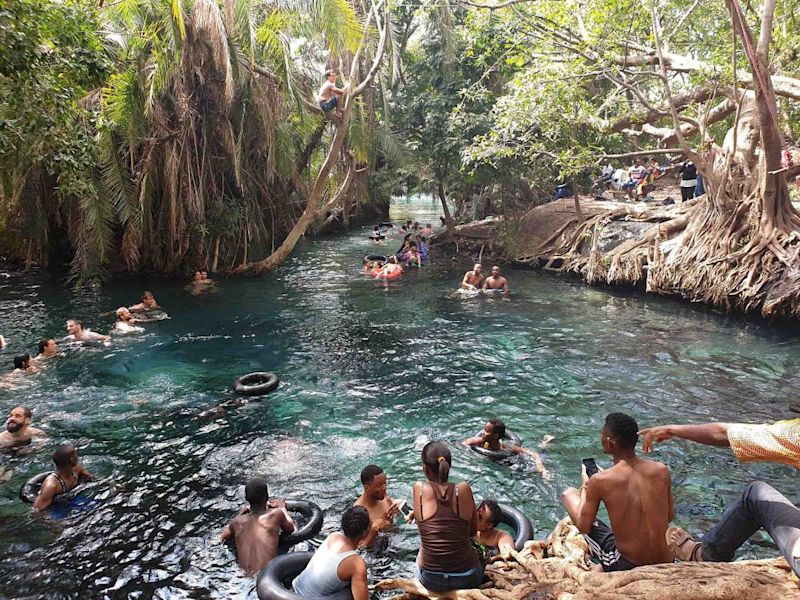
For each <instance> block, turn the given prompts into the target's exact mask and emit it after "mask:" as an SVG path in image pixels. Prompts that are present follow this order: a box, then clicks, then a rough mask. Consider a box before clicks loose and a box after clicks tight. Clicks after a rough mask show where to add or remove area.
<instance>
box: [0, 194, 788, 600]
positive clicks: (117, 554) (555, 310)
mask: <svg viewBox="0 0 800 600" xmlns="http://www.w3.org/2000/svg"><path fill="white" fill-rule="evenodd" d="M438 215H439V210H438V205H437V204H436V203H435V202H432V201H431V200H430V199H425V198H422V199H420V198H417V199H411V200H405V199H403V200H398V201H396V202H395V203H394V205H393V207H392V213H391V216H392V219H394V220H395V222H400V221H401V220H404V219H405V218H414V219H418V220H420V222H422V223H423V224H424V223H427V222H431V223H433V224H434V225H436V224H437V223H438ZM370 229H371V227H364V228H362V229H357V230H355V231H353V232H351V233H348V234H346V235H341V236H334V237H327V238H322V239H319V240H316V241H306V242H304V243H302V244H301V246H300V247H299V248H298V251H297V252H296V253H295V254H294V255H293V256H292V257H291V258H290V259H289V260H288V261H287V262H286V264H285V265H284V267H283V268H281V269H280V270H279V271H278V272H276V273H274V274H272V275H269V276H267V277H264V278H262V279H256V280H241V281H240V280H223V281H221V282H220V284H219V291H218V293H216V294H204V295H199V296H195V295H191V294H190V293H188V292H187V291H186V290H185V289H184V287H183V282H160V281H146V282H145V281H141V282H137V281H134V280H129V281H124V282H119V283H115V284H113V285H109V286H106V287H104V288H103V290H102V291H100V292H96V293H93V294H74V293H73V292H71V291H69V290H65V289H64V287H63V285H62V282H61V281H60V280H58V279H57V278H55V277H54V276H53V275H50V274H46V273H34V274H30V275H20V274H11V276H10V277H9V278H2V279H0V333H2V334H3V335H5V336H6V337H7V338H8V339H9V341H10V347H9V348H6V349H5V350H3V351H2V353H0V361H2V363H3V364H4V365H5V366H6V367H7V366H10V363H11V358H12V357H13V355H14V354H17V353H19V352H22V351H29V352H33V350H34V348H35V344H36V342H37V341H38V340H39V339H40V338H41V337H43V336H61V335H63V331H64V321H65V320H66V319H67V318H69V317H73V316H77V317H80V318H82V319H83V320H84V322H85V323H86V324H87V326H89V327H91V328H92V329H94V330H96V331H100V332H107V331H108V330H109V329H110V327H111V325H112V319H111V318H110V317H105V316H101V313H103V312H105V311H108V310H112V309H114V308H116V307H117V306H120V305H123V304H131V303H133V302H135V301H136V300H137V298H138V295H139V293H140V291H141V290H142V289H143V288H147V289H152V290H154V291H155V292H156V297H157V298H158V300H159V302H160V303H161V304H162V305H163V306H165V307H166V308H167V310H168V311H169V313H170V314H171V315H172V319H171V320H169V321H161V322H157V323H150V324H147V326H146V328H147V331H146V333H145V334H143V335H139V336H132V337H127V338H116V339H115V340H114V342H113V344H112V345H111V346H110V347H108V348H103V347H95V348H82V349H79V350H78V349H70V350H69V351H68V355H67V356H65V357H64V358H59V359H54V360H53V361H51V363H50V364H48V365H47V367H46V368H45V369H43V371H42V372H41V373H39V374H37V375H34V376H31V377H29V378H27V379H23V380H22V382H21V386H20V387H18V388H17V389H12V390H10V389H5V388H2V389H0V408H2V410H3V411H4V412H5V411H7V410H8V409H10V408H11V407H12V406H14V405H17V404H24V405H27V406H30V407H32V408H33V409H34V411H35V420H36V424H37V425H40V426H43V427H45V428H46V429H48V431H49V432H50V433H51V435H52V436H53V442H52V443H51V445H50V446H48V449H47V450H46V451H45V452H41V453H39V454H35V455H32V456H27V457H21V458H10V459H8V460H6V461H5V462H4V463H2V464H0V468H2V469H3V473H4V477H7V478H8V479H7V480H6V481H4V482H2V483H0V519H2V528H1V529H0V572H2V573H3V577H0V597H4V596H7V597H16V596H32V597H38V596H40V595H46V596H48V597H58V596H62V597H75V598H100V597H106V596H108V597H115V598H116V597H131V598H134V597H159V598H208V597H215V598H231V597H240V596H242V595H245V596H247V595H251V596H252V580H250V579H248V578H246V577H244V576H243V575H242V574H241V572H240V571H239V569H238V567H237V566H236V563H235V560H234V558H233V555H232V554H231V552H230V551H229V550H228V549H227V548H226V547H224V546H223V545H222V544H220V543H219V542H218V539H217V538H218V534H219V531H220V529H221V528H222V527H223V526H224V525H225V524H226V523H227V521H228V520H229V519H230V518H231V517H232V516H233V515H234V514H235V512H236V511H237V510H238V508H239V507H240V506H241V505H242V503H243V497H242V484H243V483H244V480H245V479H246V478H247V477H248V476H250V475H252V474H262V475H265V476H267V477H268V479H269V481H270V489H271V493H272V494H273V495H275V496H281V495H285V496H289V497H297V498H301V497H305V498H308V499H311V500H313V501H314V502H316V503H318V504H319V505H320V506H321V507H322V508H323V509H325V511H326V517H325V527H324V530H323V531H324V532H327V531H332V530H333V529H334V528H335V527H336V525H337V521H338V519H339V517H340V515H341V513H342V511H343V510H344V509H345V508H346V507H347V506H348V505H349V504H350V503H351V502H352V501H353V500H354V499H355V498H356V496H357V495H358V493H359V488H360V484H359V481H358V474H359V472H360V470H361V468H362V467H363V466H364V465H366V464H368V463H371V462H375V463H377V464H380V465H382V466H383V467H384V468H385V469H386V470H387V472H388V474H389V491H390V494H392V495H394V496H405V497H408V493H409V488H410V485H411V483H412V482H413V481H414V480H415V479H416V478H418V477H419V475H420V467H419V450H420V449H421V447H422V446H423V445H424V444H425V443H426V441H428V440H430V439H442V440H445V441H448V442H451V443H452V444H453V446H452V448H453V460H454V475H455V476H456V477H460V478H463V479H466V480H468V481H469V482H470V483H471V485H472V486H473V489H474V490H475V491H476V494H477V495H479V496H484V497H495V498H497V499H499V500H502V501H507V502H510V503H511V504H515V505H518V506H519V507H520V508H522V509H523V510H524V511H525V512H526V513H527V514H528V515H529V516H530V517H531V520H532V521H533V522H534V525H535V527H536V530H537V533H538V536H539V537H543V536H544V535H546V533H547V532H548V530H549V529H550V528H551V527H552V526H553V524H554V523H555V522H556V521H557V520H558V519H559V518H560V517H561V516H562V514H563V511H562V510H561V507H560V503H559V500H558V493H559V491H560V490H561V489H563V487H565V486H566V485H573V484H576V483H577V482H578V476H579V469H580V458H581V457H584V456H598V460H599V462H600V463H601V465H602V464H604V458H602V457H600V451H601V450H600V448H599V426H600V424H601V422H602V420H603V418H604V417H605V415H606V414H607V413H609V412H612V411H617V410H623V411H627V412H629V413H631V414H633V415H634V416H635V417H636V418H637V420H638V421H639V423H640V424H641V425H646V424H654V423H659V422H665V421H706V420H745V421H760V420H773V419H777V418H785V417H788V416H790V415H791V413H789V412H788V406H789V403H790V402H791V401H792V400H794V399H795V398H797V396H798V394H799V393H800V380H799V379H798V377H797V375H798V358H797V357H798V340H797V338H796V337H795V336H794V334H791V333H788V332H784V331H783V330H782V329H781V328H779V327H774V328H771V327H768V326H764V325H760V324H753V323H747V322H744V321H741V320H738V319H734V318H729V317H725V316H719V315H716V314H713V313H709V312H705V311H701V310H697V309H696V308H694V307H691V306H688V305H685V304H682V303H678V302H674V301H671V300H665V299H658V298H647V297H642V296H638V295H628V294H622V293H616V294H613V293H609V292H608V291H606V290H601V289H597V288H588V287H586V286H584V285H582V284H580V283H578V282H576V281H572V280H567V279H559V278H555V277H552V276H550V275H545V274H540V273H533V272H527V271H510V273H508V274H509V275H510V281H511V287H512V292H513V297H512V300H511V301H510V302H503V301H501V300H498V299H482V298H472V299H469V298H463V299H451V298H449V297H448V294H449V292H451V291H452V290H454V289H455V288H456V287H457V285H458V282H459V281H460V278H461V276H462V274H463V272H464V269H465V267H467V266H468V265H467V264H466V263H465V264H460V263H454V262H453V261H451V259H450V258H449V257H445V256H439V257H434V260H433V262H432V264H431V265H429V266H426V267H425V268H423V269H422V270H421V271H416V270H412V271H411V272H409V273H407V274H405V275H404V276H403V277H402V278H401V279H399V280H396V281H392V282H388V283H384V282H376V281H373V280H371V279H369V278H366V277H365V276H363V275H361V274H360V272H359V268H360V265H361V258H362V257H363V256H364V255H366V254H370V253H374V252H378V253H381V254H386V253H390V252H392V251H394V250H395V249H396V247H397V246H399V237H393V238H390V239H389V240H388V241H387V243H386V244H384V245H382V246H376V245H375V244H374V243H372V242H370V241H369V240H368V239H367V238H368V232H369V230H370ZM256 370H273V371H275V372H276V373H278V374H279V375H280V377H281V380H282V381H281V386H280V388H279V389H278V390H277V391H276V392H274V393H273V394H271V395H270V396H267V397H264V398H263V399H261V400H260V401H255V402H253V403H250V404H247V405H236V404H231V403H230V401H231V400H232V399H233V397H234V395H233V392H232V390H231V388H232V383H233V381H234V379H235V378H236V377H237V376H239V375H241V374H244V373H247V372H250V371H256ZM487 416H500V417H502V418H503V419H504V420H505V421H506V422H507V423H508V424H509V427H510V428H511V429H513V430H515V431H516V432H517V433H519V434H520V435H521V437H522V438H523V440H524V441H525V442H526V444H527V445H530V446H536V445H537V444H538V443H539V441H540V440H541V439H542V437H543V435H545V434H550V435H553V436H555V441H554V442H553V443H552V444H551V445H550V446H549V447H548V448H547V450H546V451H545V453H544V458H545V462H546V463H547V465H548V467H549V468H550V469H551V470H552V471H553V472H554V474H555V478H554V481H552V482H543V481H542V480H541V479H540V478H539V477H538V476H537V475H536V474H535V470H534V468H533V466H532V465H530V464H529V463H527V462H520V463H515V464H512V465H511V466H510V467H509V466H503V465H496V464H494V463H490V462H487V461H486V460H484V459H482V458H481V457H480V456H478V455H477V454H476V453H474V452H471V451H469V450H467V449H465V448H463V447H461V446H459V445H458V442H459V441H460V440H461V439H463V438H464V437H466V436H468V435H471V434H473V433H474V432H475V431H477V430H479V429H480V428H481V426H482V423H483V420H484V419H485V418H486V417H487ZM61 441H71V442H73V443H75V444H77V445H78V446H79V448H80V452H81V456H82V460H83V461H84V462H85V463H86V465H87V466H88V468H89V469H90V470H93V471H95V472H97V473H98V474H99V475H101V476H103V477H109V478H110V479H111V481H112V483H110V484H104V485H105V487H104V486H103V485H100V486H95V487H94V488H93V489H92V490H91V491H90V494H91V495H92V496H93V497H95V498H98V499H100V500H101V503H100V504H99V506H96V507H94V508H92V509H91V510H85V511H75V512H73V513H72V514H71V515H70V516H69V517H68V518H67V519H65V520H62V521H57V522H42V521H39V520H33V519H31V518H30V516H29V513H28V507H27V506H26V505H22V503H20V502H19V500H18V499H17V493H18V490H19V487H20V485H21V484H22V483H23V482H24V481H25V480H26V479H27V478H28V477H30V476H31V475H33V474H35V473H38V472H41V471H43V470H49V469H50V461H49V454H50V452H51V451H52V449H53V447H54V445H55V444H56V443H57V442H61ZM657 458H659V459H661V460H663V461H665V462H666V463H667V464H668V465H669V466H670V468H671V470H672V474H673V479H674V482H675V497H676V508H677V513H678V522H679V524H682V525H688V526H689V527H690V528H693V529H695V530H702V529H704V528H706V527H707V526H708V525H709V523H711V522H713V521H714V520H715V519H716V518H718V516H719V514H720V512H721V510H722V508H723V507H724V505H725V504H726V503H727V502H729V501H730V500H731V499H732V498H733V497H734V496H735V495H736V494H737V492H738V491H739V490H741V488H742V487H743V485H744V483H745V482H747V481H749V480H751V479H753V478H765V479H767V480H769V481H770V482H771V483H773V484H774V485H776V487H778V488H779V489H782V490H783V491H784V492H787V493H790V495H791V492H792V490H793V489H794V476H793V473H792V472H791V471H790V470H789V469H788V468H787V467H780V466H775V465H746V466H743V465H739V464H737V463H736V461H735V460H734V459H733V457H732V456H731V455H730V453H729V452H726V451H724V450H714V449H708V448H701V447H698V446H693V445H689V444H686V443H681V442H674V443H670V444H666V445H663V446H660V447H659V449H658V452H657ZM417 543H418V538H417V535H416V529H415V528H414V527H406V526H404V527H402V528H401V529H400V530H399V531H398V532H396V533H395V534H394V535H393V536H392V546H391V548H390V549H389V550H387V551H386V552H385V553H382V554H381V555H379V556H375V557H371V558H370V559H369V562H370V568H371V571H372V577H373V578H374V577H379V576H381V575H389V574H407V573H409V569H410V564H411V562H412V561H413V558H414V553H415V551H416V547H417ZM771 552H772V551H771V550H769V549H763V548H759V547H757V546H749V547H747V549H746V552H745V554H746V555H748V556H750V555H754V554H756V553H760V554H761V555H765V554H766V555H769V554H771ZM253 597H254V596H253Z"/></svg>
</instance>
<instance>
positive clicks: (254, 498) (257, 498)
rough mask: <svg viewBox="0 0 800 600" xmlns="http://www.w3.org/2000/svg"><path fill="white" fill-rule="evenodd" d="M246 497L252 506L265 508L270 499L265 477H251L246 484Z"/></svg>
mask: <svg viewBox="0 0 800 600" xmlns="http://www.w3.org/2000/svg"><path fill="white" fill-rule="evenodd" d="M244 499H245V500H247V501H248V502H249V503H250V506H251V507H252V508H261V509H263V508H264V507H266V505H267V501H268V500H269V490H268V489H267V480H266V479H264V478H263V477H251V478H250V479H248V480H247V483H246V484H245V485H244Z"/></svg>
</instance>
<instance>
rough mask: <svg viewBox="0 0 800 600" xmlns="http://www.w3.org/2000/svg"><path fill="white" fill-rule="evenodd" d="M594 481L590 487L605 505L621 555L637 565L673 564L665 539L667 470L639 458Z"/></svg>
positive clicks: (668, 490)
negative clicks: (597, 493) (596, 492)
mask: <svg viewBox="0 0 800 600" xmlns="http://www.w3.org/2000/svg"><path fill="white" fill-rule="evenodd" d="M594 479H597V481H592V484H593V485H592V487H594V488H595V489H596V490H597V491H598V492H599V494H600V499H601V500H602V501H603V502H604V503H605V505H606V509H607V510H608V516H609V518H610V519H611V529H612V530H613V531H614V538H615V539H616V544H617V548H618V549H619V551H620V553H622V555H623V556H625V558H627V559H628V560H630V561H631V562H633V563H635V564H637V565H648V564H658V563H665V562H672V555H671V554H670V552H669V550H668V549H667V543H666V540H665V534H666V531H667V526H668V525H669V522H670V521H671V520H672V511H673V508H672V479H671V478H670V475H669V470H668V469H667V467H666V466H665V465H663V464H661V463H659V462H655V461H650V460H642V459H639V458H636V459H634V460H633V461H631V462H628V461H624V460H623V461H620V462H618V463H617V464H616V465H614V466H613V467H612V468H610V469H607V470H605V471H603V472H602V473H598V474H597V475H595V476H594V477H592V480H594ZM597 484H600V485H597Z"/></svg>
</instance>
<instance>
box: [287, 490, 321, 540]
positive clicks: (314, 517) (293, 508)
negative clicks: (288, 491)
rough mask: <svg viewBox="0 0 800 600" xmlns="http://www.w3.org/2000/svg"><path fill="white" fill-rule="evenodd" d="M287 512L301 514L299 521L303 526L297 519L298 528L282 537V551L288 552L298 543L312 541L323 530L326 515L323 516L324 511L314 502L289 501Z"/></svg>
mask: <svg viewBox="0 0 800 600" xmlns="http://www.w3.org/2000/svg"><path fill="white" fill-rule="evenodd" d="M286 510H288V511H289V512H290V513H299V514H300V515H301V516H302V518H301V519H299V521H301V522H302V525H301V524H300V523H298V519H295V524H296V525H297V528H296V529H295V530H294V531H293V532H292V533H288V534H283V535H281V538H280V542H279V544H280V547H281V548H282V549H283V548H285V549H287V550H288V549H289V547H290V546H294V545H295V544H297V543H298V542H304V541H305V540H310V539H311V538H312V537H314V536H315V535H317V534H318V533H319V532H320V531H321V530H322V521H323V517H324V515H323V514H322V509H321V508H320V507H319V506H317V505H316V504H314V503H313V502H308V501H307V500H287V501H286Z"/></svg>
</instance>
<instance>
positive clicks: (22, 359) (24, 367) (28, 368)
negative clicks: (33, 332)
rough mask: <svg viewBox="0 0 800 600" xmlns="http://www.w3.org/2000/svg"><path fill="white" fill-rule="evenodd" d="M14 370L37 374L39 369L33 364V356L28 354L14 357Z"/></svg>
mask: <svg viewBox="0 0 800 600" xmlns="http://www.w3.org/2000/svg"><path fill="white" fill-rule="evenodd" d="M14 370H15V371H25V372H26V373H36V372H37V371H38V370H39V369H37V368H36V367H34V366H33V365H32V364H31V355H30V354H28V353H27V352H26V353H25V354H19V355H17V356H15V357H14Z"/></svg>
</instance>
